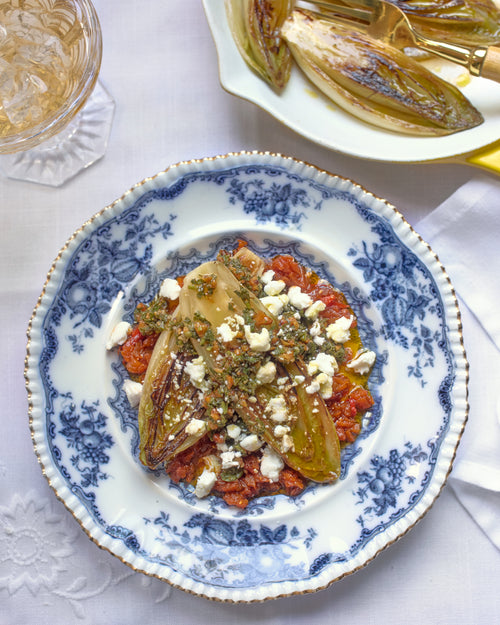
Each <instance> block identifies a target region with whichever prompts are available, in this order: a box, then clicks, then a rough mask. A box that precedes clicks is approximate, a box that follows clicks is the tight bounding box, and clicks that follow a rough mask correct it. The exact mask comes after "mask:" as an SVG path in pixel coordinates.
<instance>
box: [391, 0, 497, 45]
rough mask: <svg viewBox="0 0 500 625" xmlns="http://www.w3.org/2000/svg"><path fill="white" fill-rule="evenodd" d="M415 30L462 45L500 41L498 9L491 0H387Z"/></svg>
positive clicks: (487, 43) (489, 43) (488, 43)
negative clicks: (396, 7) (402, 14)
mask: <svg viewBox="0 0 500 625" xmlns="http://www.w3.org/2000/svg"><path fill="white" fill-rule="evenodd" d="M388 1H389V2H391V3H392V4H395V5H396V6H398V7H399V8H400V9H401V10H402V11H404V12H405V13H406V15H407V16H408V18H409V19H410V22H411V23H412V24H413V26H415V28H416V29H417V30H418V32H419V33H421V34H422V35H427V36H428V37H431V38H435V39H444V40H445V41H448V40H450V41H453V42H455V43H461V44H462V45H466V46H467V45H469V46H480V45H491V44H493V43H495V42H498V41H500V11H499V10H498V8H497V6H496V5H495V3H494V2H493V1H492V0H388Z"/></svg>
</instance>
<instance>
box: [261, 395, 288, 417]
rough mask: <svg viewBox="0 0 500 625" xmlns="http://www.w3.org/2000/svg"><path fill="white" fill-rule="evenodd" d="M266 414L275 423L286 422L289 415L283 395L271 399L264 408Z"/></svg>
mask: <svg viewBox="0 0 500 625" xmlns="http://www.w3.org/2000/svg"><path fill="white" fill-rule="evenodd" d="M266 412H269V413H270V416H271V419H272V420H273V421H274V422H275V423H284V422H285V421H288V418H289V415H288V410H287V406H286V402H285V398H284V397H283V395H278V396H277V397H272V398H271V399H270V400H269V401H268V402H267V406H266Z"/></svg>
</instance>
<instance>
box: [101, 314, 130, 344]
mask: <svg viewBox="0 0 500 625" xmlns="http://www.w3.org/2000/svg"><path fill="white" fill-rule="evenodd" d="M129 329H130V323H128V321H120V322H119V323H117V324H116V325H115V327H114V328H113V329H112V330H111V334H110V335H109V339H108V342H107V343H106V349H108V350H109V349H113V347H118V345H123V344H124V343H125V341H126V340H127V336H128V331H129Z"/></svg>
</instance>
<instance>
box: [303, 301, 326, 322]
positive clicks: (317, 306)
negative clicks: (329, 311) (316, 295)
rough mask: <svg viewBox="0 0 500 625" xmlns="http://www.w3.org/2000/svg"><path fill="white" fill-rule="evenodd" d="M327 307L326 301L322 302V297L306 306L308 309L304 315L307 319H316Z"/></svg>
mask: <svg viewBox="0 0 500 625" xmlns="http://www.w3.org/2000/svg"><path fill="white" fill-rule="evenodd" d="M325 308H326V304H325V302H322V301H321V300H320V299H318V300H316V301H315V302H313V303H312V304H311V305H310V306H308V307H307V308H306V311H305V312H304V317H306V319H316V318H317V316H318V315H319V313H320V312H321V311H322V310H325Z"/></svg>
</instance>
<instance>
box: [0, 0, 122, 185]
mask: <svg viewBox="0 0 500 625" xmlns="http://www.w3.org/2000/svg"><path fill="white" fill-rule="evenodd" d="M101 59H102V35H101V28H100V24H99V19H98V17H97V13H96V10H95V8H94V6H93V5H92V3H91V2H90V0H3V1H2V2H0V169H1V170H2V171H3V173H4V175H5V176H7V177H9V178H15V179H20V180H28V181H30V182H36V183H41V184H47V185H51V186H59V185H61V184H63V183H64V182H65V181H66V180H68V179H69V178H72V177H73V176H74V175H75V174H77V173H78V172H79V171H81V170H82V169H84V168H85V167H88V166H89V165H91V164H92V163H94V162H95V161H96V160H98V159H99V158H100V157H101V156H103V155H104V153H105V151H106V147H107V141H108V137H109V133H110V130H111V124H112V120H113V114H114V106H115V105H114V101H113V99H112V98H111V97H110V96H109V94H108V93H107V92H106V90H105V89H104V88H103V87H102V85H101V84H100V83H99V82H98V75H99V70H100V67H101Z"/></svg>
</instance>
